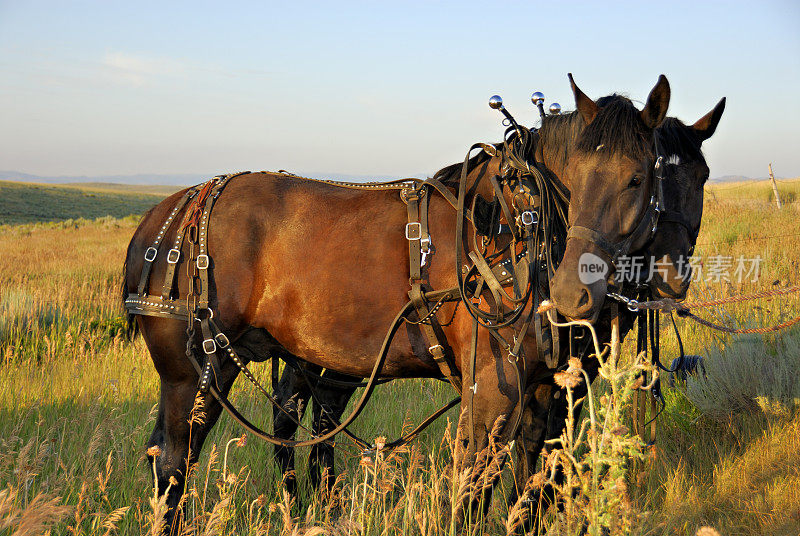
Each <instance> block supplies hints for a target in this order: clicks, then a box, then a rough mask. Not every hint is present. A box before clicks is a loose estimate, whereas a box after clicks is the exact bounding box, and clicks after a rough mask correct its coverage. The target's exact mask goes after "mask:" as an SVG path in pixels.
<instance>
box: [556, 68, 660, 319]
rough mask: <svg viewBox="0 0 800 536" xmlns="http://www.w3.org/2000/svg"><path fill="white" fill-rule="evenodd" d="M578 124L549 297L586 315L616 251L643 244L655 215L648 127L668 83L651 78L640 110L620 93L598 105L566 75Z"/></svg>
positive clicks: (575, 314) (602, 292) (573, 314)
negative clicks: (563, 232)
mask: <svg viewBox="0 0 800 536" xmlns="http://www.w3.org/2000/svg"><path fill="white" fill-rule="evenodd" d="M569 78H570V83H571V85H572V91H573V94H574V96H575V103H576V108H577V110H578V113H579V114H580V116H581V117H582V119H583V122H584V127H583V129H582V131H581V132H580V134H579V135H578V138H577V141H576V142H575V146H574V150H573V151H572V153H571V154H570V155H569V157H568V158H567V160H566V164H565V167H564V170H563V175H562V176H561V180H562V182H563V183H564V184H565V186H566V187H567V188H568V189H569V191H570V205H569V226H570V230H569V233H568V236H567V244H566V250H565V252H564V257H563V259H562V261H561V264H560V265H559V267H558V270H557V271H556V274H555V276H554V278H553V279H552V280H551V289H550V290H551V296H552V297H553V299H554V301H555V302H556V304H557V306H558V309H559V311H560V312H561V313H562V314H563V315H565V316H566V317H568V318H578V319H589V320H593V319H595V318H596V317H597V315H598V314H599V312H600V308H601V306H602V304H603V302H604V300H605V296H606V292H607V289H608V274H609V273H610V272H611V271H612V269H613V268H614V266H615V263H616V261H617V260H618V258H619V257H620V256H622V255H627V254H628V253H629V252H631V251H636V250H639V249H641V248H643V247H644V246H645V244H646V243H647V242H648V241H649V240H650V238H651V237H652V235H653V232H654V228H655V225H656V222H657V218H658V208H659V207H658V202H659V196H658V193H659V191H660V185H659V184H658V181H659V178H658V176H657V175H658V174H657V171H656V162H657V156H658V155H657V151H656V146H655V136H654V132H655V129H656V128H658V127H659V126H660V125H661V123H662V122H663V120H664V118H665V117H666V113H667V107H668V105H669V99H670V88H669V82H668V81H667V79H666V77H665V76H663V75H662V76H661V77H659V79H658V82H657V83H656V85H655V87H654V88H653V90H652V91H651V92H650V95H649V96H648V98H647V104H646V105H645V107H644V108H643V109H642V110H641V111H640V110H638V109H636V108H635V107H634V105H633V103H632V102H631V101H630V100H629V99H626V98H624V97H621V96H614V97H613V98H611V99H610V100H609V101H608V102H606V103H605V105H604V106H599V105H598V104H597V103H595V102H594V101H592V100H591V99H590V98H589V97H587V96H586V94H584V93H583V91H581V90H580V88H578V86H577V85H576V84H575V82H574V80H573V79H572V75H570V76H569Z"/></svg>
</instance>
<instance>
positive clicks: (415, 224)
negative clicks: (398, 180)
mask: <svg viewBox="0 0 800 536" xmlns="http://www.w3.org/2000/svg"><path fill="white" fill-rule="evenodd" d="M415 186H416V185H415ZM423 192H424V190H422V189H418V188H416V187H412V188H405V189H403V190H401V191H400V198H401V199H402V200H403V201H404V202H405V203H406V206H407V209H408V223H407V224H406V233H405V235H406V240H408V267H409V272H410V274H411V275H410V277H411V281H418V280H420V279H421V278H422V253H421V247H422V246H421V244H420V241H421V240H422V238H423V234H422V222H421V221H420V217H419V201H420V199H421V198H422V196H423V195H424V193H423Z"/></svg>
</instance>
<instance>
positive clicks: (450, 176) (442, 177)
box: [433, 151, 492, 189]
mask: <svg viewBox="0 0 800 536" xmlns="http://www.w3.org/2000/svg"><path fill="white" fill-rule="evenodd" d="M491 159H492V156H491V155H489V153H487V152H486V151H480V152H479V153H478V154H476V155H475V156H473V157H471V158H470V159H469V160H468V161H467V173H471V172H472V170H474V169H475V168H477V167H478V166H480V165H483V164H485V163H486V162H488V161H489V160H491ZM463 167H464V162H459V163H457V164H450V165H449V166H445V167H443V168H442V169H440V170H439V171H437V172H436V173H434V174H433V178H434V179H437V180H438V181H439V182H441V183H442V184H444V185H445V186H450V187H451V188H456V189H458V183H459V182H460V180H461V170H462V169H463Z"/></svg>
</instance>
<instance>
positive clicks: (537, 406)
mask: <svg viewBox="0 0 800 536" xmlns="http://www.w3.org/2000/svg"><path fill="white" fill-rule="evenodd" d="M552 395H553V386H552V384H549V383H543V384H539V385H537V386H535V387H534V390H533V396H532V397H531V399H530V401H529V402H528V405H527V406H526V408H525V412H524V413H523V415H522V423H521V424H520V429H519V432H518V433H517V437H516V438H515V442H514V449H515V452H516V454H517V460H516V465H515V466H514V488H513V489H512V492H511V495H510V496H509V499H508V503H509V505H512V504H514V503H515V502H517V501H518V500H520V498H522V497H523V495H524V494H525V491H526V490H525V486H526V484H527V483H528V480H529V479H530V477H531V476H532V475H533V473H534V472H535V470H536V463H537V461H538V459H539V455H540V454H541V452H542V448H543V447H544V441H545V439H546V436H547V432H548V416H549V415H550V408H551V406H552V404H551V400H552Z"/></svg>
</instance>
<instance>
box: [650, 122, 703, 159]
mask: <svg viewBox="0 0 800 536" xmlns="http://www.w3.org/2000/svg"><path fill="white" fill-rule="evenodd" d="M656 140H657V142H658V146H659V149H660V150H661V154H663V155H664V158H667V159H668V158H669V157H670V156H672V155H677V156H679V157H680V158H681V160H705V157H704V156H703V150H702V144H703V142H702V141H701V140H700V138H699V137H698V136H697V133H696V132H695V130H694V129H693V128H692V127H688V126H686V125H685V124H683V122H682V121H681V120H680V119H677V118H675V117H667V118H666V119H665V120H664V122H663V123H662V124H661V126H660V127H658V128H657V129H656Z"/></svg>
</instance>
